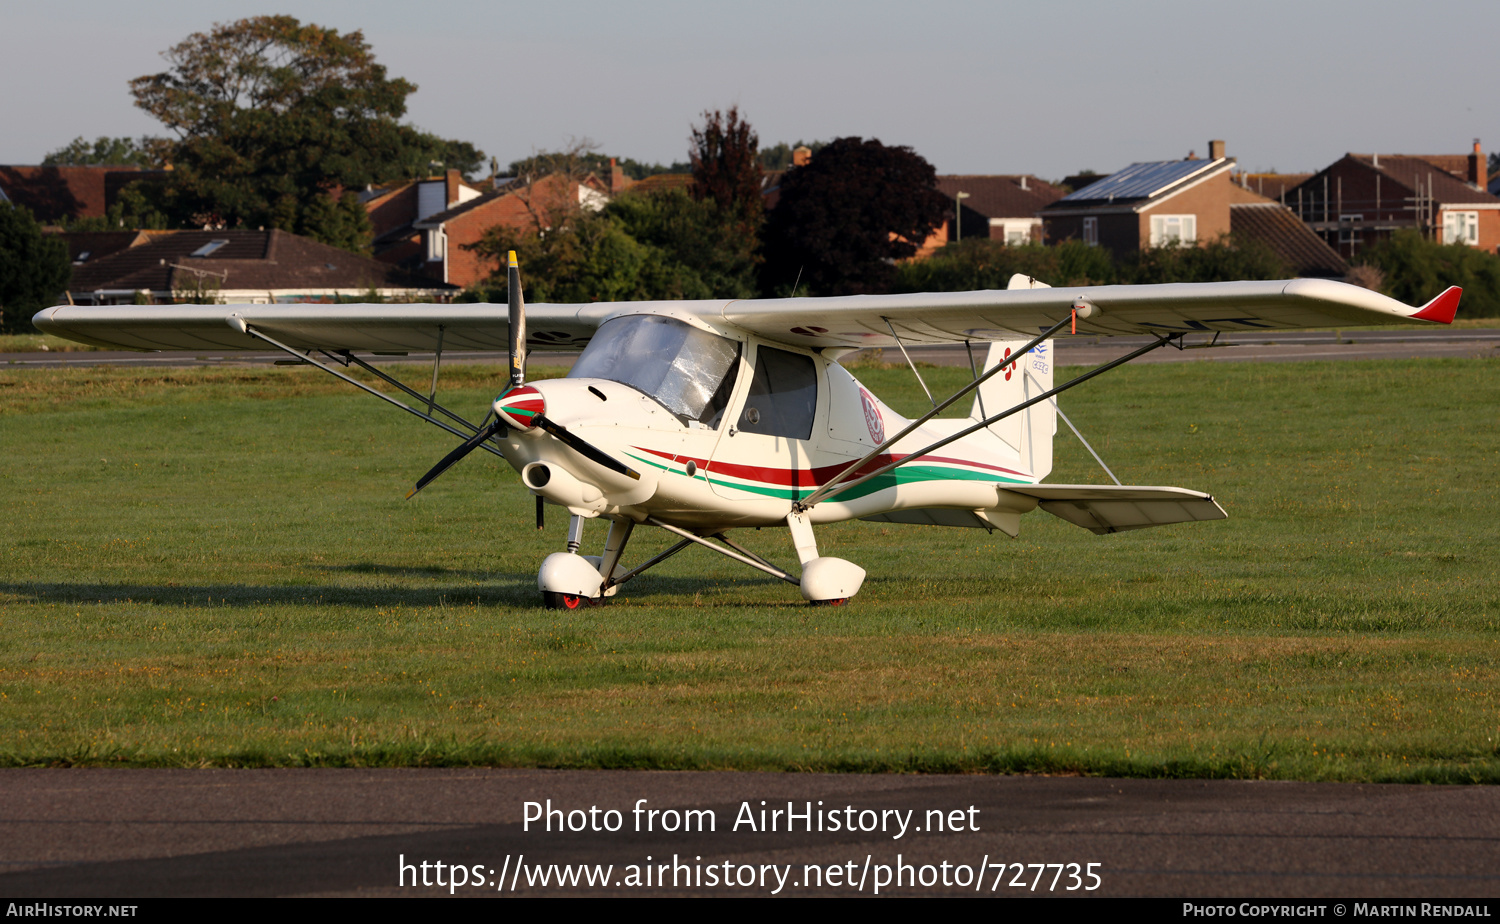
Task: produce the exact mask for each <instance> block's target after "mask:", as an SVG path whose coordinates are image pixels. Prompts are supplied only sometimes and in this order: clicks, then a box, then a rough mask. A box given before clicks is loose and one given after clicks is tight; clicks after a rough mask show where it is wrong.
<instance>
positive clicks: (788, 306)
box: [33, 279, 1460, 352]
mask: <svg viewBox="0 0 1500 924" xmlns="http://www.w3.org/2000/svg"><path fill="white" fill-rule="evenodd" d="M1459 295H1460V291H1459V289H1457V288H1450V289H1449V290H1447V291H1446V292H1444V293H1443V294H1442V295H1439V296H1438V297H1437V298H1435V299H1433V300H1432V301H1431V302H1429V303H1428V304H1426V305H1424V306H1422V307H1420V308H1409V307H1407V306H1406V305H1403V304H1402V303H1401V302H1398V301H1396V300H1395V299H1391V298H1387V297H1386V296H1384V295H1381V294H1379V293H1377V292H1372V291H1370V290H1368V289H1362V288H1359V287H1357V286H1351V285H1346V284H1344V283H1340V282H1331V281H1329V280H1325V279H1292V280H1279V281H1267V282H1205V283H1176V284H1171V285H1149V286H1073V287H1058V288H1012V289H1007V290H989V291H982V292H933V293H922V294H915V295H850V296H841V297H833V298H783V299H741V300H710V301H676V302H595V303H592V304H586V305H549V304H536V305H528V306H527V317H528V319H529V320H528V330H527V343H528V345H529V346H530V347H531V348H532V349H541V350H547V349H552V350H576V349H580V348H582V347H583V346H584V344H586V343H587V342H588V340H589V338H590V337H592V336H593V332H594V330H595V329H597V328H598V326H599V324H600V323H601V322H603V321H604V319H606V318H608V317H610V316H611V315H614V314H624V313H647V312H663V313H666V312H673V313H678V312H682V313H690V314H693V315H696V316H698V317H700V318H703V319H704V320H707V321H719V322H723V323H726V324H729V325H731V326H733V327H737V328H740V329H742V330H746V331H749V332H751V333H754V334H757V335H759V336H762V337H765V338H767V339H769V340H776V341H780V342H784V343H791V344H796V345H800V346H807V347H873V346H891V345H893V344H895V342H896V340H895V339H894V337H892V332H893V331H894V332H895V334H896V335H898V336H900V338H901V339H902V340H904V341H907V342H915V343H954V342H960V341H965V340H1001V339H1008V338H1011V337H1015V336H1016V335H1024V336H1031V335H1034V334H1036V332H1038V331H1040V330H1045V329H1046V328H1047V327H1049V326H1051V325H1052V324H1055V323H1057V322H1058V321H1059V320H1062V319H1064V318H1067V317H1068V315H1069V313H1070V312H1072V311H1073V310H1074V309H1075V308H1080V309H1082V310H1080V311H1079V313H1078V322H1077V330H1078V333H1080V334H1090V335H1116V334H1164V333H1172V332H1194V331H1202V332H1212V331H1255V330H1290V329H1298V328H1309V327H1344V326H1350V325H1360V324H1379V323H1382V322H1387V321H1393V320H1402V319H1407V318H1418V319H1421V320H1426V321H1436V322H1438V323H1443V324H1447V323H1451V322H1452V320H1453V316H1454V312H1455V311H1456V310H1457V308H1458V299H1459ZM234 319H239V320H242V321H244V322H246V323H249V324H251V325H253V326H254V327H255V328H256V329H257V330H260V331H262V332H264V333H266V334H268V335H270V336H272V337H275V338H276V339H278V340H280V341H282V342H283V343H286V344H288V345H289V346H292V347H296V348H298V349H304V350H307V349H321V350H370V351H376V352H384V351H391V352H395V351H407V350H430V349H434V348H435V347H436V346H437V344H438V338H439V336H440V335H441V336H442V342H443V346H444V348H445V349H448V350H503V349H505V347H506V337H507V331H508V324H509V322H508V320H507V311H506V307H505V306H504V305H245V304H242V305H168V306H152V305H143V306H138V305H122V306H116V307H87V306H71V305H69V306H60V307H56V308H48V309H46V310H44V311H42V312H40V313H39V314H37V315H36V317H35V318H34V319H33V320H34V321H35V323H36V326H37V327H38V328H40V329H41V330H43V331H45V332H47V333H51V334H57V335H58V336H61V337H67V338H69V339H71V340H78V341H81V342H83V343H90V344H94V345H95V346H103V347H114V348H117V349H130V350H183V349H186V350H194V349H216V350H224V349H229V350H234V349H253V348H257V347H258V344H257V342H256V341H254V340H252V339H250V338H247V337H245V335H244V334H243V333H241V332H240V331H239V330H238V329H237V326H231V325H232V324H233V323H234Z"/></svg>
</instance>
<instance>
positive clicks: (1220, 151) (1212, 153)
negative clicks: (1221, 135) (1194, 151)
mask: <svg viewBox="0 0 1500 924" xmlns="http://www.w3.org/2000/svg"><path fill="white" fill-rule="evenodd" d="M1223 157H1224V142H1223V141H1210V142H1209V143H1208V159H1209V160H1220V159H1222V158H1223Z"/></svg>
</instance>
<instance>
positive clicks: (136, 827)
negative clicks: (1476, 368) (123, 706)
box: [0, 769, 1500, 900]
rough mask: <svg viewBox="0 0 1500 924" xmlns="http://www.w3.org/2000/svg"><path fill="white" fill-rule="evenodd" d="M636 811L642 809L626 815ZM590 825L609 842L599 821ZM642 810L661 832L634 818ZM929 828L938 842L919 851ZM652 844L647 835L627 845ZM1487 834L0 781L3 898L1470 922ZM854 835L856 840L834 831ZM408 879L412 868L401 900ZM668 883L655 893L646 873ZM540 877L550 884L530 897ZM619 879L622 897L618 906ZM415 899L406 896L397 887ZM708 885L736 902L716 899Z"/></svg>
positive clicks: (1287, 815) (898, 806) (273, 773)
mask: <svg viewBox="0 0 1500 924" xmlns="http://www.w3.org/2000/svg"><path fill="white" fill-rule="evenodd" d="M548 799H550V800H551V803H552V807H553V808H554V809H558V810H560V811H563V812H571V811H572V810H574V809H577V810H580V814H577V815H571V816H568V815H559V816H557V817H556V818H555V819H554V823H553V827H554V830H553V831H552V832H550V833H548V832H546V831H545V830H541V823H540V822H533V823H532V824H531V826H530V828H531V829H530V830H529V831H528V830H526V829H525V826H524V825H523V822H524V819H525V815H526V807H525V803H526V802H528V801H535V802H537V803H540V804H541V806H542V809H537V810H535V811H536V812H537V814H541V812H542V810H543V809H544V808H545V804H546V800H548ZM639 799H646V800H647V801H646V802H645V803H644V804H642V806H641V807H642V813H641V814H640V815H637V814H636V813H635V812H634V811H633V809H634V808H635V807H636V806H637V800H639ZM763 801H764V806H763V805H762V802H763ZM788 801H791V802H793V811H794V812H795V813H797V814H799V815H801V814H803V813H806V812H807V811H808V810H809V809H810V810H811V812H812V815H811V816H810V817H811V818H812V821H811V822H810V824H811V825H812V826H813V830H811V831H808V830H805V827H806V826H807V824H808V822H804V821H802V820H801V819H800V818H793V820H792V826H793V827H794V828H795V830H793V831H791V832H788V831H787V830H786V825H787V822H786V817H787V816H786V815H784V814H783V815H782V816H781V817H779V818H776V819H774V820H775V822H776V825H777V828H778V830H777V831H775V832H770V831H763V830H754V829H752V828H751V827H749V826H747V825H746V824H745V823H744V820H745V818H747V817H750V816H753V818H754V820H755V827H756V828H759V827H760V826H761V817H762V816H761V815H760V814H759V813H760V812H761V810H762V808H764V809H765V810H766V811H768V812H769V811H772V810H776V809H782V810H785V809H786V806H787V803H788ZM809 802H811V803H812V804H811V805H810V806H809V804H808V803H809ZM594 806H597V808H598V809H599V812H598V813H596V815H595V818H594V820H593V821H590V820H589V819H588V818H587V816H586V815H585V814H583V813H586V812H587V810H589V809H590V807H594ZM688 807H693V808H698V809H707V810H710V811H711V812H712V813H713V823H712V830H711V831H710V830H707V828H708V823H707V821H706V819H707V818H708V816H707V815H698V816H695V817H697V818H699V819H705V821H703V822H701V823H700V825H701V827H703V828H705V830H704V831H702V832H698V831H693V832H691V833H686V832H681V831H679V832H677V833H668V832H663V831H661V830H660V828H661V827H662V826H663V825H672V824H676V823H677V822H676V820H675V818H676V816H674V815H673V814H672V813H671V812H670V811H669V810H671V809H684V808H688ZM611 809H613V810H617V811H618V812H619V815H618V817H613V816H610V815H608V814H606V813H607V812H608V811H609V810H611ZM652 809H656V810H659V811H660V812H661V813H660V814H658V815H656V816H654V817H653V816H650V815H649V814H647V813H649V812H650V811H651V810H652ZM746 811H748V812H750V816H746V815H744V814H742V813H744V812H746ZM908 812H909V813H910V814H906V813H908ZM929 812H931V813H932V814H929ZM939 815H941V817H942V820H943V830H933V829H934V828H936V827H937V824H936V821H937V818H938V817H939ZM569 817H571V820H572V823H573V824H575V825H584V826H590V825H596V826H597V827H600V828H604V827H609V826H613V827H618V828H619V830H618V831H615V832H610V831H604V830H600V831H597V832H596V831H590V830H584V831H576V832H575V831H560V830H557V829H558V828H559V827H561V826H562V825H563V824H565V823H567V820H568V818H569ZM765 818H766V819H767V820H771V818H772V816H770V815H767V816H765ZM903 818H904V819H905V824H906V828H905V831H904V832H903V831H902V828H901V824H902V819H903ZM737 820H738V821H739V822H740V824H739V825H738V830H736V821H737ZM647 821H649V822H651V824H652V826H653V827H654V828H656V830H654V831H650V832H648V831H645V830H641V831H637V830H636V828H637V827H638V826H640V827H642V828H644V826H645V824H646V822H647ZM1497 821H1500V788H1495V787H1488V788H1483V787H1450V786H1376V785H1349V784H1326V783H1276V782H1231V781H1163V780H1110V779H1084V778H1044V777H982V776H874V775H859V774H853V775H835V774H758V773H653V772H646V771H581V770H578V771H548V770H486V769H472V770H8V771H3V772H0V870H4V872H0V895H4V896H6V897H23V896H24V897H32V898H48V897H57V898H80V897H87V896H99V897H113V898H127V897H142V898H145V897H153V896H195V895H197V896H214V895H219V896H222V895H239V896H277V895H280V896H289V895H304V896H305V895H345V896H389V895H414V894H437V893H442V894H447V893H449V892H450V891H451V892H453V893H454V894H458V895H467V896H499V897H506V896H510V895H515V894H520V895H545V894H563V893H573V894H588V895H599V896H603V895H624V896H647V895H770V894H778V895H811V894H821V895H856V894H865V895H871V894H875V892H876V888H877V886H878V887H879V891H880V894H891V895H913V896H925V895H934V896H935V895H960V894H966V895H978V896H990V895H994V896H1001V895H1004V896H1012V897H1019V896H1027V897H1031V896H1042V895H1053V896H1066V895H1072V896H1075V897H1076V896H1082V895H1096V896H1178V897H1217V898H1226V897H1237V896H1253V897H1327V898H1335V897H1344V898H1349V899H1358V900H1368V899H1377V898H1391V897H1400V896H1421V897H1426V898H1461V897H1484V896H1493V895H1496V894H1497V893H1500V825H1497ZM849 822H852V823H853V826H854V827H855V828H856V829H859V828H865V829H870V830H855V831H854V832H853V833H850V832H848V831H846V830H839V831H833V830H831V828H832V827H833V826H834V825H835V824H837V825H838V826H839V827H840V828H844V827H847V826H848V823H849ZM819 824H821V825H822V827H823V830H821V831H819V830H817V826H818V825H819ZM955 829H956V830H955ZM897 835H899V836H897ZM674 856H675V857H676V860H675V864H676V869H677V874H676V875H677V877H678V878H677V881H676V884H675V885H674V884H673V881H672V875H673V872H672V870H673V868H674V865H673V864H674V859H673V858H674ZM648 857H650V858H651V859H650V860H649V861H648V860H647V858H648ZM898 857H899V859H898ZM424 862H425V863H428V864H429V866H428V867H427V869H426V870H423V868H422V866H421V864H423V863H424ZM438 862H441V863H443V864H444V867H443V872H442V881H443V883H444V884H445V885H443V886H439V885H438V884H437V883H438V878H439V875H440V874H439V872H438V868H437V867H436V866H435V865H433V864H436V863H438ZM403 863H405V864H406V865H407V866H408V867H410V869H408V870H407V871H406V873H405V876H406V880H405V881H406V884H405V886H402V885H401V884H400V879H401V875H402V870H401V866H402V864H403ZM663 863H664V864H666V865H667V868H666V872H665V882H664V883H663V880H662V876H663V873H662V871H661V870H660V869H659V868H657V866H658V864H663ZM1090 863H1092V864H1096V865H1095V866H1093V867H1092V868H1090V867H1089V866H1088V864H1090ZM553 864H564V865H567V864H586V865H587V866H588V867H589V868H590V869H591V870H593V869H596V868H597V867H596V865H598V867H603V866H609V867H611V868H610V870H609V872H608V873H607V874H604V875H603V876H602V884H601V885H596V886H595V887H592V888H591V887H589V886H588V885H586V884H581V885H578V886H573V887H561V888H559V887H558V886H557V885H556V883H555V879H552V877H554V876H555V875H556V872H555V871H554V869H553ZM726 864H727V866H726ZM944 864H947V866H946V868H945V867H944ZM999 864H1005V865H1004V866H1003V867H1002V866H1000V865H999ZM1014 864H1022V866H1019V867H1018V866H1015V865H1014ZM1030 864H1053V865H1052V866H1042V867H1040V868H1038V867H1035V866H1031V865H1030ZM1056 864H1062V865H1061V866H1057V865H1056ZM1069 864H1078V866H1077V867H1076V869H1075V867H1073V866H1070V865H1069ZM453 865H457V866H459V867H463V868H464V870H463V877H462V880H460V881H463V880H478V881H479V882H480V884H478V885H473V884H468V883H466V884H463V885H452V884H451V882H452V880H453V879H457V878H459V877H457V876H455V875H454V871H453V870H452V869H450V868H449V867H451V866H453ZM647 866H650V867H652V872H651V877H650V881H649V884H648V883H647V879H646V872H645V868H646V867H647ZM574 868H576V867H574ZM632 868H633V869H632ZM710 868H712V869H713V871H714V872H713V873H712V874H710V873H709V872H708V870H709V869H710ZM981 868H982V869H983V870H984V876H983V878H982V879H980V878H979V877H978V876H977V875H976V871H977V870H979V869H981ZM1091 869H1092V872H1093V873H1095V874H1096V875H1097V877H1098V878H1097V880H1095V879H1094V878H1092V877H1090V876H1089V875H1088V874H1089V872H1090V870H1091ZM502 870H503V871H505V873H506V875H505V876H504V877H503V879H504V881H503V883H502V881H501V880H502V875H501V874H502ZM476 871H477V875H476ZM597 871H598V872H600V873H603V870H602V869H598V870H597ZM543 873H545V874H546V875H547V876H548V878H549V881H551V884H550V885H548V886H545V887H544V886H542V885H540V884H539V881H538V880H539V877H540V876H541V875H543ZM632 874H634V875H636V876H637V878H638V879H639V882H640V884H639V885H631V884H630V877H631V876H632ZM424 875H425V876H426V878H427V882H428V883H429V885H428V886H425V887H424V886H421V885H419V884H418V883H419V882H420V881H421V880H422V878H423V876H424ZM584 875H585V876H586V875H587V872H585V873H584ZM726 875H727V876H728V878H730V880H731V881H732V882H734V883H735V884H733V885H729V886H725V885H723V884H722V882H723V880H724V878H725V877H726ZM898 875H900V876H901V877H902V879H901V884H900V885H899V886H897V885H896V884H895V883H896V877H897V876H898ZM820 877H821V881H822V886H821V887H819V886H818V884H817V883H818V881H819V878H820ZM711 878H712V879H713V880H714V881H715V882H716V883H717V884H714V885H710V884H709V882H710V879H711ZM830 879H832V881H833V882H834V883H836V884H830ZM945 879H946V882H947V885H946V886H945V885H944V880H945ZM528 880H530V881H531V883H532V884H531V885H528ZM750 880H754V881H753V883H752V882H750ZM997 880H998V884H997ZM926 882H930V883H932V884H931V885H926V884H925V883H926ZM1033 882H1036V883H1037V884H1036V886H1035V888H1034V889H1033V887H1032V883H1033ZM913 883H915V884H913ZM1012 883H1020V884H1019V885H1015V884H1012ZM778 885H779V889H778ZM1069 886H1072V888H1071V889H1070V888H1069ZM1091 886H1092V887H1093V888H1090V887H1091Z"/></svg>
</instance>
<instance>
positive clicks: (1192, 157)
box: [1183, 151, 1198, 160]
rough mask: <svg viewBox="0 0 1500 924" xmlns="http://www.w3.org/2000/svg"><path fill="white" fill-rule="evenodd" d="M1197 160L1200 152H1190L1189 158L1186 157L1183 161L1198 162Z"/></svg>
mask: <svg viewBox="0 0 1500 924" xmlns="http://www.w3.org/2000/svg"><path fill="white" fill-rule="evenodd" d="M1197 159H1198V152H1197V151H1189V152H1188V156H1186V157H1184V158H1183V160H1197Z"/></svg>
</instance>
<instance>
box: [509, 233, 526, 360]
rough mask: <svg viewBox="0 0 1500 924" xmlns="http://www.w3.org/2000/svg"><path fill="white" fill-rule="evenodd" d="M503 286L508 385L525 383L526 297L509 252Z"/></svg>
mask: <svg viewBox="0 0 1500 924" xmlns="http://www.w3.org/2000/svg"><path fill="white" fill-rule="evenodd" d="M505 288H506V292H507V293H508V295H509V296H510V385H511V387H512V388H519V387H520V386H522V385H525V384H526V299H525V298H524V297H523V296H522V295H521V264H520V263H518V262H516V252H515V251H514V250H512V251H511V252H510V257H509V260H508V261H507V265H506V269H505Z"/></svg>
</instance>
